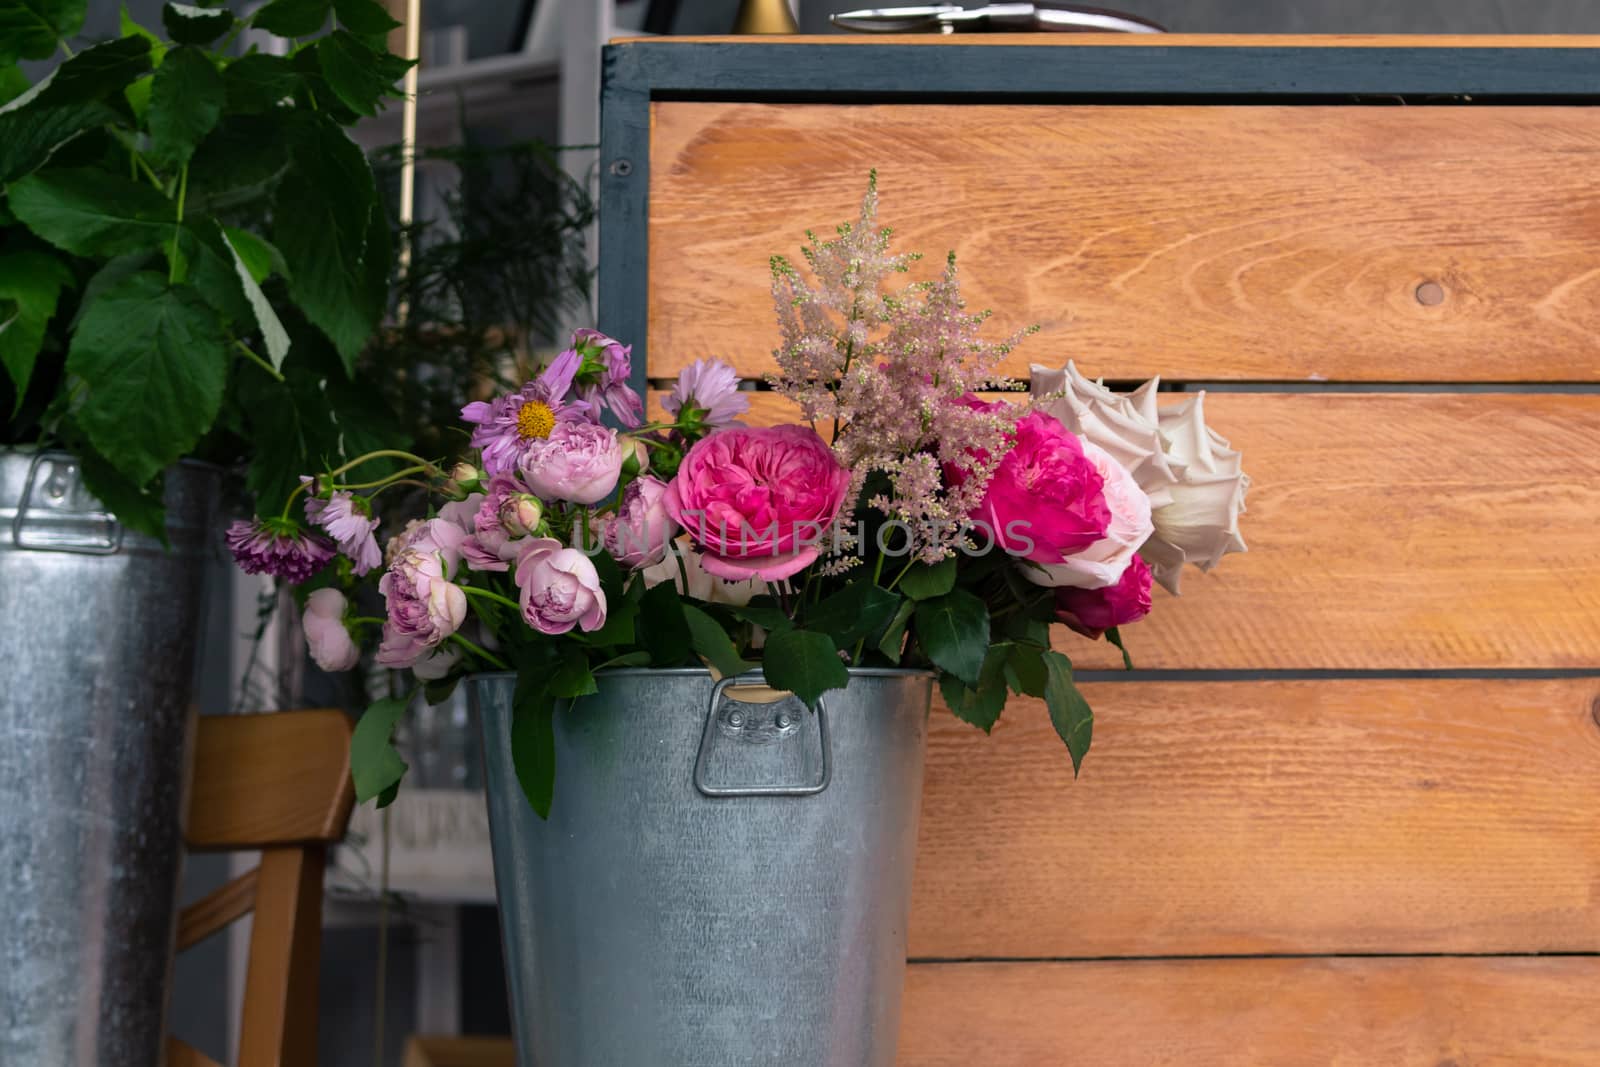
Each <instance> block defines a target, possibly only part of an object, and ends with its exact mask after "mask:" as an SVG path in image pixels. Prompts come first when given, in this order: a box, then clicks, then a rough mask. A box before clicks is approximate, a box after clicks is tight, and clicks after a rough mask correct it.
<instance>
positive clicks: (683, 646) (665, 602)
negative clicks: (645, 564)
mask: <svg viewBox="0 0 1600 1067" xmlns="http://www.w3.org/2000/svg"><path fill="white" fill-rule="evenodd" d="M639 640H640V641H641V642H643V644H644V647H645V651H646V652H648V653H650V664H651V666H654V667H677V666H679V665H680V664H682V663H683V662H685V661H686V660H687V659H688V658H689V653H690V651H691V649H692V647H693V645H692V643H691V641H690V635H689V622H688V620H687V619H685V618H684V614H683V601H682V600H681V599H680V598H679V596H678V590H677V588H676V587H675V586H674V585H673V584H672V583H671V582H661V583H659V584H657V585H653V586H651V587H650V588H649V589H647V590H645V592H644V595H643V596H642V597H641V598H640V600H639Z"/></svg>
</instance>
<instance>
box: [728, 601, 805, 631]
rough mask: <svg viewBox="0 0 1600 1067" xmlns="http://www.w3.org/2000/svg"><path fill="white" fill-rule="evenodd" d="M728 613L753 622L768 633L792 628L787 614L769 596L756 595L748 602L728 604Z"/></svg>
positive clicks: (792, 625) (792, 624)
mask: <svg viewBox="0 0 1600 1067" xmlns="http://www.w3.org/2000/svg"><path fill="white" fill-rule="evenodd" d="M728 614H730V615H732V616H733V617H734V618H736V619H743V620H744V621H745V622H750V623H755V625H757V626H759V627H761V628H762V629H763V630H766V631H767V632H769V633H776V632H777V631H779V630H792V629H794V623H793V622H792V621H790V619H789V616H787V615H785V614H784V613H783V608H781V607H780V606H779V605H778V604H777V602H776V601H774V600H773V599H772V598H771V597H756V598H755V599H754V600H752V601H750V603H748V604H742V605H732V604H730V605H729V606H728Z"/></svg>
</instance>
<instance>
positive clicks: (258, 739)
mask: <svg viewBox="0 0 1600 1067" xmlns="http://www.w3.org/2000/svg"><path fill="white" fill-rule="evenodd" d="M350 731H351V726H350V719H349V716H347V715H345V714H344V712H342V711H336V710H331V709H326V710H319V711H285V712H274V713H273V714H270V715H206V716H202V717H201V719H200V729H199V736H198V738H197V740H196V743H195V770H194V781H193V784H192V787H191V792H190V802H189V827H188V831H187V834H186V839H187V840H188V843H189V847H190V848H191V849H193V850H196V851H205V850H213V851H215V850H235V849H251V848H262V847H265V846H270V845H283V844H291V843H296V842H317V841H320V842H332V841H337V840H338V839H339V838H340V837H341V836H343V834H344V827H345V823H346V822H347V821H348V820H349V818H350V809H351V807H352V806H353V805H354V803H355V790H354V787H353V786H352V785H351V782H350Z"/></svg>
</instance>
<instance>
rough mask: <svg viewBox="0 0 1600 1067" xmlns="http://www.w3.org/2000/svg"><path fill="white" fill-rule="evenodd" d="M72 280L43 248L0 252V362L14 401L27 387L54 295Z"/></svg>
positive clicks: (61, 265)
mask: <svg viewBox="0 0 1600 1067" xmlns="http://www.w3.org/2000/svg"><path fill="white" fill-rule="evenodd" d="M72 284H73V278H72V271H70V270H68V269H67V265H66V264H65V263H63V262H61V261H60V260H59V259H57V258H56V257H54V256H51V255H47V254H45V253H43V252H27V251H22V252H8V253H4V254H0V364H3V365H4V366H5V369H6V373H7V374H9V375H10V376H11V381H12V383H13V384H14V385H15V386H16V393H17V404H18V405H19V406H20V405H21V403H22V399H23V394H25V393H26V392H27V391H28V381H29V379H30V378H32V377H33V365H34V362H35V360H37V359H38V356H39V346H40V344H42V343H43V341H44V331H45V327H46V326H48V325H49V324H50V319H51V317H52V316H54V315H55V313H56V299H57V297H58V296H59V295H60V293H61V290H62V289H63V288H64V287H67V286H70V285H72Z"/></svg>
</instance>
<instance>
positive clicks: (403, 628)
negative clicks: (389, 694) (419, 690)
mask: <svg viewBox="0 0 1600 1067" xmlns="http://www.w3.org/2000/svg"><path fill="white" fill-rule="evenodd" d="M466 537H467V535H466V532H465V531H464V530H463V529H462V528H461V527H460V526H458V525H456V524H455V523H453V522H450V521H449V520H446V519H442V518H440V519H429V520H428V521H427V522H425V523H423V524H422V525H420V526H418V527H416V528H415V529H414V530H412V531H410V532H409V533H408V534H406V535H405V539H404V540H403V541H402V542H401V543H400V544H399V545H398V546H391V547H395V548H396V551H395V554H394V562H393V563H392V564H390V566H389V570H388V571H387V572H386V573H385V574H384V576H383V579H382V580H381V581H379V582H378V590H379V592H381V593H382V594H383V597H384V603H385V605H386V606H387V607H388V609H389V618H388V621H387V622H385V623H384V624H383V642H382V644H380V645H379V646H378V656H377V662H378V664H379V665H380V666H384V667H394V668H404V667H410V666H412V665H414V664H415V663H416V662H417V661H418V660H419V659H421V658H422V657H423V655H424V654H425V653H427V652H428V651H430V650H431V649H434V648H436V647H438V646H439V645H440V644H441V643H442V642H443V641H444V640H445V639H446V638H448V637H449V636H450V635H451V634H453V633H455V632H456V630H458V629H459V628H460V627H461V623H462V622H463V621H464V620H465V619H466V617H467V594H465V593H463V592H462V591H461V587H460V586H458V585H454V584H452V583H451V581H450V576H451V575H452V574H454V573H455V572H456V570H457V569H458V568H459V567H460V566H461V542H463V541H464V540H466Z"/></svg>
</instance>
